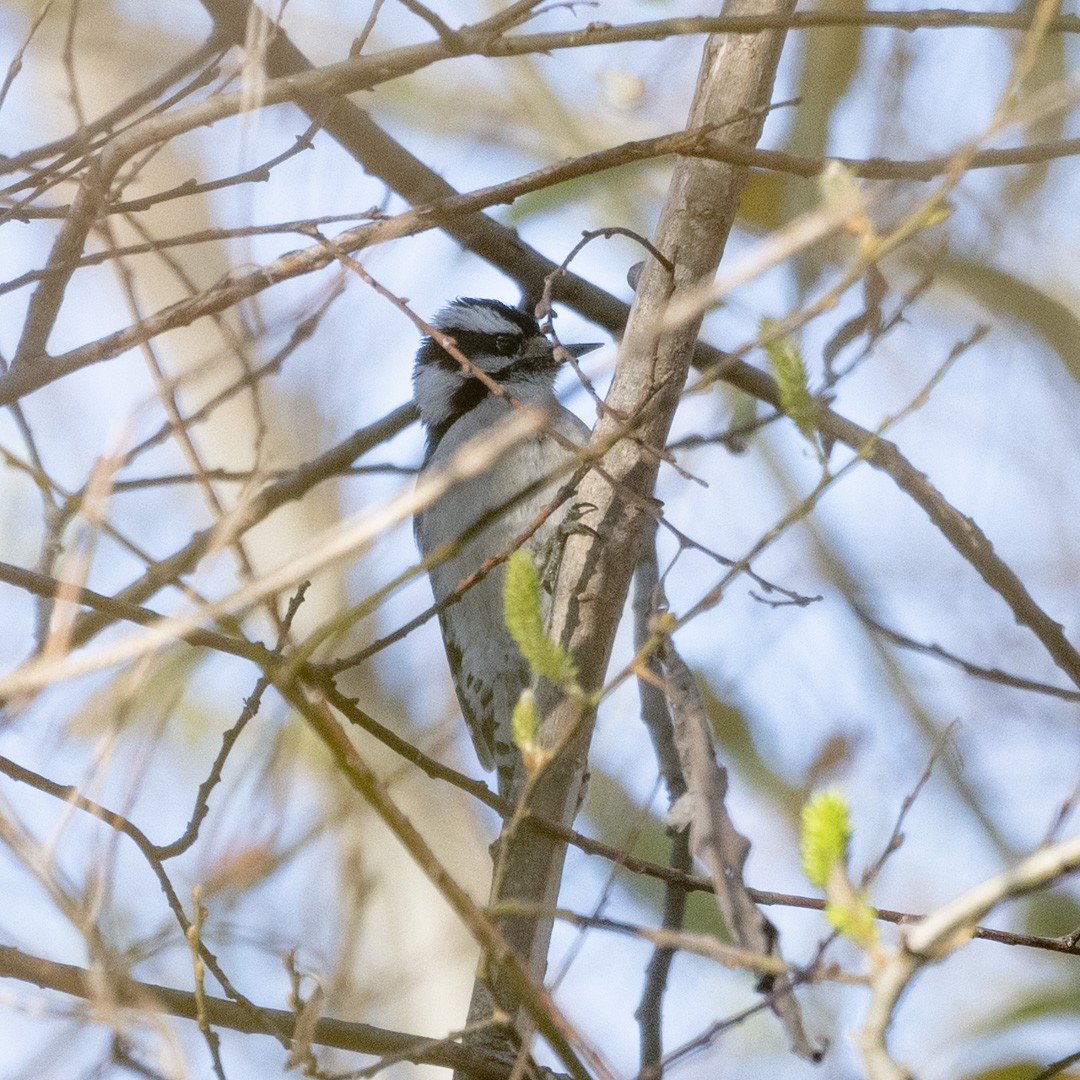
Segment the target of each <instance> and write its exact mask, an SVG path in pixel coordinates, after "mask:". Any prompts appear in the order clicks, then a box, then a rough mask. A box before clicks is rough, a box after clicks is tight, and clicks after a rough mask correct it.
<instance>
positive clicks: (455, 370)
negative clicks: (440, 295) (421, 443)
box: [413, 297, 599, 457]
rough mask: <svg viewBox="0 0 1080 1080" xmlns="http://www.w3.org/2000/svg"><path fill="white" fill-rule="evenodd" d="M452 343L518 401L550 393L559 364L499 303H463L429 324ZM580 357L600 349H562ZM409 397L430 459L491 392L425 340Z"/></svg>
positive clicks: (524, 322)
mask: <svg viewBox="0 0 1080 1080" xmlns="http://www.w3.org/2000/svg"><path fill="white" fill-rule="evenodd" d="M432 325H433V326H434V327H435V328H436V329H438V330H441V331H442V332H443V333H444V334H446V335H448V336H449V337H451V338H453V339H454V342H455V343H456V345H457V348H458V349H459V350H460V351H461V353H462V354H463V355H464V356H465V357H466V359H468V360H469V361H470V362H471V363H473V364H475V365H476V366H477V367H478V368H479V369H480V370H481V371H484V372H486V373H487V374H488V375H490V376H491V377H492V379H494V380H495V381H496V382H497V383H498V384H499V385H500V386H502V387H504V388H505V389H506V391H507V392H508V393H509V394H510V395H511V396H512V397H514V398H516V399H517V400H519V401H528V402H539V401H542V400H543V399H544V398H545V397H547V396H549V395H550V394H551V392H552V387H553V385H554V383H555V376H556V374H558V371H559V368H560V366H561V362H560V361H558V360H556V359H555V355H554V346H553V344H552V343H551V341H550V340H549V339H548V338H546V337H544V335H543V334H542V333H541V331H540V327H539V325H538V323H537V321H536V320H535V319H534V318H532V316H530V315H526V314H525V312H523V311H519V310H518V309H517V308H512V307H509V306H508V305H507V304H503V303H501V302H500V301H498V300H477V299H475V298H473V297H462V298H461V299H459V300H454V301H453V302H452V303H450V304H449V305H447V306H446V307H444V308H443V309H442V311H440V312H439V313H438V314H437V315H436V316H435V318H434V319H433V320H432ZM565 348H566V349H567V351H568V352H570V353H572V354H573V355H574V356H582V355H584V354H585V353H587V352H589V351H590V350H592V349H596V348H599V345H594V344H589V345H567V346H565ZM413 394H414V396H415V398H416V404H417V405H418V406H419V408H420V419H421V420H422V421H423V422H424V426H425V428H426V429H427V437H428V448H427V456H428V457H430V456H431V455H432V453H434V451H435V447H436V446H438V444H439V440H440V439H441V438H442V437H443V436H444V435H445V434H446V433H447V431H449V430H450V428H451V427H452V426H453V424H454V423H455V422H456V421H458V420H460V419H461V417H463V416H465V415H466V414H467V413H469V412H471V411H472V410H473V409H475V408H476V407H477V406H478V405H479V404H480V403H481V402H482V401H484V400H486V399H487V398H488V397H489V396H490V394H491V391H490V390H489V389H488V387H487V386H485V385H484V383H483V382H481V381H480V379H478V378H476V377H475V376H474V375H471V374H469V373H468V372H467V371H465V369H464V368H463V367H462V366H461V364H460V363H459V362H458V361H457V360H456V359H455V358H454V357H453V356H451V355H450V354H449V353H448V352H446V350H445V349H443V348H442V346H441V345H439V343H438V342H437V341H435V340H434V339H433V338H431V337H425V338H424V339H423V341H421V343H420V351H419V352H418V353H417V354H416V367H415V369H414V370H413Z"/></svg>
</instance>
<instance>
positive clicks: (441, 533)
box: [413, 297, 600, 799]
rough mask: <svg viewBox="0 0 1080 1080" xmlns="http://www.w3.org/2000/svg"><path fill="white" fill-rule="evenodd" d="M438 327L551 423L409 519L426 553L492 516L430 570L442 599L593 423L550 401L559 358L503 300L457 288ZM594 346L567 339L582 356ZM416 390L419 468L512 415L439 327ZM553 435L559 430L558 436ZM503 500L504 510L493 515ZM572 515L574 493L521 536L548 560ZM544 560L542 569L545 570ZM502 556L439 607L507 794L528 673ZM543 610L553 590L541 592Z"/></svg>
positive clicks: (480, 751) (542, 499) (447, 643)
mask: <svg viewBox="0 0 1080 1080" xmlns="http://www.w3.org/2000/svg"><path fill="white" fill-rule="evenodd" d="M431 326H432V328H434V329H436V330H438V331H440V332H441V333H442V334H445V335H447V336H448V337H450V338H452V339H453V341H454V343H455V345H456V347H457V349H458V350H459V351H460V352H461V353H462V354H463V355H464V356H465V357H466V359H468V360H469V362H470V363H471V364H473V365H475V367H476V368H478V369H479V370H481V371H483V372H485V373H486V374H487V375H488V376H490V378H491V379H492V380H494V382H495V383H497V384H498V385H499V386H500V387H501V388H502V390H503V391H505V394H506V395H507V396H508V397H509V398H512V399H513V400H514V401H517V402H521V403H522V404H525V405H531V406H533V407H540V408H543V409H544V410H545V411H546V413H547V419H546V423H545V425H544V427H543V429H541V430H540V431H539V432H537V433H536V434H534V435H531V436H530V437H528V438H527V439H525V440H524V441H523V442H521V443H520V444H518V445H517V446H515V447H514V448H513V449H512V450H510V451H509V452H508V453H506V454H503V455H502V456H501V457H500V458H499V459H498V460H497V461H496V462H495V463H494V464H493V465H492V466H491V467H490V468H489V469H488V470H487V471H485V472H484V473H482V474H481V475H479V476H476V477H474V478H472V479H470V480H467V481H464V482H462V483H459V484H456V485H455V486H454V487H452V488H450V489H449V490H448V491H447V492H445V493H444V494H443V495H442V496H441V497H440V498H439V499H437V500H436V501H435V502H433V503H432V504H431V505H429V506H427V507H425V508H424V509H423V510H421V511H419V512H418V513H417V514H416V516H415V518H414V522H413V524H414V531H415V534H416V541H417V546H418V547H419V549H420V553H421V556H422V557H424V558H425V559H426V558H428V557H429V556H431V555H432V554H433V553H434V552H436V551H437V550H438V549H439V548H440V547H442V546H443V545H445V544H448V543H451V542H452V541H455V540H457V539H458V538H459V537H461V535H462V534H463V533H464V532H465V531H466V530H467V529H469V528H470V527H471V526H473V525H475V524H476V523H477V522H478V521H479V520H480V519H481V518H482V517H485V515H490V518H489V519H488V520H487V522H486V523H485V524H484V525H483V526H482V527H481V528H480V529H479V530H478V531H477V532H476V533H475V535H472V536H470V537H469V538H468V539H467V540H466V541H465V542H464V543H463V544H461V546H460V547H459V548H457V549H456V550H455V551H454V553H453V554H452V555H450V557H448V558H445V559H443V560H442V561H441V562H436V563H433V564H432V565H430V566H429V567H428V577H429V580H430V583H431V589H432V592H433V593H434V596H435V600H436V603H437V605H442V602H443V601H444V600H446V598H447V597H448V596H450V595H451V594H452V593H453V592H454V591H455V590H456V589H457V587H458V585H459V584H460V583H461V582H462V581H463V580H464V579H465V578H467V577H468V576H469V575H471V574H473V573H474V572H475V571H476V570H477V569H478V568H479V567H480V565H481V564H482V563H483V562H484V561H485V560H486V559H488V558H490V557H491V556H493V555H499V554H505V553H506V552H507V550H508V549H509V548H510V547H511V545H512V544H513V542H514V540H515V539H516V538H517V537H518V536H519V535H520V534H521V533H522V531H524V530H525V529H526V528H527V527H528V526H529V525H530V524H531V523H532V522H533V521H534V520H535V519H536V517H537V515H538V514H539V513H540V512H541V511H542V510H543V509H544V508H545V507H546V506H547V505H548V504H549V503H551V501H552V499H553V498H554V496H555V493H556V492H557V491H558V490H559V488H560V486H561V485H562V484H564V483H565V481H566V479H567V473H566V471H565V468H563V470H562V471H561V472H560V474H559V475H558V476H555V477H553V478H552V479H551V480H550V481H549V482H547V483H544V484H543V485H540V486H538V487H537V488H536V489H535V490H532V491H530V492H529V493H528V494H527V495H523V496H522V497H521V498H517V499H515V496H518V495H521V493H522V492H523V491H524V490H525V489H526V488H529V487H530V485H533V484H534V483H536V481H537V480H538V479H539V478H541V477H544V476H547V475H550V474H552V473H554V472H559V470H560V466H563V467H565V466H566V465H567V464H568V463H569V462H570V460H571V459H572V458H573V457H574V450H573V448H574V447H575V446H585V445H586V444H587V443H588V441H589V436H590V434H591V432H590V430H589V428H588V427H587V426H586V425H585V424H584V423H583V422H582V421H581V420H580V419H579V418H578V417H577V416H575V415H574V414H573V413H572V412H570V411H569V410H568V409H566V408H565V407H564V406H563V405H561V404H560V403H559V402H558V400H557V399H556V398H555V393H554V384H555V377H556V375H557V374H558V372H559V369H560V368H561V367H562V363H563V361H562V359H560V358H559V357H558V356H557V355H556V352H555V345H554V344H553V342H552V341H551V340H550V339H549V338H548V337H546V336H545V335H544V333H543V332H542V331H541V329H540V326H539V324H538V323H537V321H536V319H534V318H533V317H532V316H531V315H529V314H527V313H526V312H524V311H522V310H520V309H518V308H514V307H511V306H509V305H508V304H504V303H502V302H501V301H499V300H489V299H477V298H475V297H461V298H459V299H457V300H454V301H452V302H451V303H450V304H448V305H447V306H446V307H444V308H443V309H442V310H441V311H439V312H438V313H437V314H436V315H435V317H434V319H433V320H432V323H431ZM599 347H600V345H599V344H598V343H588V344H580V345H566V346H563V348H565V349H566V351H567V352H569V353H570V354H571V355H572V356H575V357H578V356H583V355H584V354H585V353H587V352H591V351H592V350H593V349H597V348H599ZM413 392H414V398H415V401H416V404H417V406H418V408H419V411H420V419H421V421H422V423H423V426H424V429H425V431H426V435H427V445H426V451H425V454H424V460H423V468H430V467H433V466H438V465H440V464H441V463H443V462H445V461H448V460H449V459H450V458H452V457H453V455H454V454H455V452H456V451H457V450H458V449H460V447H461V446H462V445H463V444H465V443H466V442H468V441H469V440H470V439H472V438H473V437H474V436H477V435H479V434H481V433H482V432H484V431H485V430H488V429H489V428H490V427H491V426H492V425H493V424H497V423H498V422H499V421H500V420H502V419H503V418H505V417H506V416H508V415H509V414H510V412H511V410H512V409H513V407H514V406H513V405H512V404H511V402H510V401H509V400H508V399H507V396H500V395H499V394H497V393H495V392H493V391H492V390H491V389H490V387H489V386H487V385H485V383H484V381H482V380H481V379H479V378H477V377H476V376H475V375H473V374H471V373H470V372H468V371H466V370H465V368H464V367H463V366H462V364H461V363H460V362H459V361H458V360H457V359H456V358H455V357H454V356H452V355H451V354H450V353H449V352H447V351H446V350H445V349H443V348H442V346H441V345H440V344H439V343H438V341H437V340H435V338H434V337H433V336H430V335H429V336H425V337H424V338H423V339H422V341H421V343H420V347H419V350H418V351H417V354H416V364H415V368H414V371H413ZM553 432H554V433H557V436H558V437H556V435H555V434H553ZM502 507H505V510H503V511H501V512H498V513H492V512H493V511H497V510H499V508H502ZM571 514H572V503H571V500H566V501H564V502H563V503H561V505H560V506H559V507H557V508H555V509H554V510H553V511H552V513H551V516H550V517H549V518H547V519H546V520H545V521H544V523H543V524H542V525H541V526H540V527H539V528H538V529H537V530H536V532H535V533H533V535H532V536H530V537H529V539H528V540H527V541H526V542H525V544H524V547H526V548H527V549H528V550H529V551H530V553H531V554H532V555H533V557H534V560H543V559H545V558H547V557H550V553H551V551H552V549H553V546H554V541H555V540H556V539H557V537H558V535H559V530H560V529H561V528H563V527H564V526H565V525H566V522H567V519H568V515H571ZM541 569H542V568H541ZM504 578H505V570H504V567H503V565H501V564H500V565H499V566H497V567H496V568H495V569H494V570H493V571H492V572H490V573H489V574H488V575H487V576H486V577H485V578H483V579H482V580H481V581H480V582H478V583H477V584H475V585H474V586H473V587H472V588H470V589H468V590H467V591H466V592H465V593H464V594H463V595H462V596H461V598H460V599H458V600H457V601H456V602H453V603H451V604H449V605H447V606H445V607H443V606H439V612H438V614H439V624H440V627H441V629H442V637H443V645H444V647H445V650H446V657H447V660H448V662H449V665H450V674H451V677H452V679H453V683H454V689H455V691H456V693H457V698H458V702H459V704H460V705H461V711H462V714H463V716H464V718H465V723H466V725H467V727H468V729H469V733H470V734H471V736H472V741H473V744H474V745H475V747H476V754H477V757H478V758H479V760H480V763H481V765H483V766H484V768H486V769H491V768H494V769H495V770H496V777H497V784H498V790H499V793H500V795H502V796H503V797H504V798H507V799H511V798H514V797H515V796H516V795H517V794H519V793H520V788H521V784H522V782H523V778H524V776H525V775H526V772H525V768H524V765H523V762H522V757H521V752H520V750H519V749H518V748H517V746H516V745H515V744H514V739H513V732H512V728H511V716H512V714H513V710H514V706H515V704H516V703H517V701H518V698H519V696H520V694H521V692H522V690H524V689H526V688H527V687H529V686H530V684H531V682H532V679H531V675H530V671H529V667H528V664H527V663H526V662H525V659H524V657H523V656H522V655H521V652H520V650H519V649H518V647H517V645H516V644H515V642H514V640H513V638H512V637H511V636H510V632H509V631H508V630H507V627H506V623H505V621H504V618H503V581H504ZM542 606H543V607H544V609H545V610H544V612H543V614H544V617H545V619H546V618H547V613H548V612H547V609H548V608H550V597H549V596H547V594H546V593H542Z"/></svg>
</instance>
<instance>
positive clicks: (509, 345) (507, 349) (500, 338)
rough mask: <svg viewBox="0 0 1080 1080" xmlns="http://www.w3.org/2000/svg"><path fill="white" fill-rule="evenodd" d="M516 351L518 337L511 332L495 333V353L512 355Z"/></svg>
mask: <svg viewBox="0 0 1080 1080" xmlns="http://www.w3.org/2000/svg"><path fill="white" fill-rule="evenodd" d="M517 351H518V339H517V338H516V337H515V336H514V335H513V334H496V335H495V353H496V355H497V356H513V355H514V353H516V352H517Z"/></svg>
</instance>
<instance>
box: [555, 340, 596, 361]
mask: <svg viewBox="0 0 1080 1080" xmlns="http://www.w3.org/2000/svg"><path fill="white" fill-rule="evenodd" d="M603 344H604V343H603V342H602V341H589V342H587V343H585V344H584V345H564V346H563V348H564V349H565V350H566V351H567V352H568V353H569V354H570V355H571V356H572V357H574V359H575V360H576V359H577V358H578V357H579V356H584V355H585V354H586V353H591V352H592V351H593V349H599V348H600V346H601V345H603Z"/></svg>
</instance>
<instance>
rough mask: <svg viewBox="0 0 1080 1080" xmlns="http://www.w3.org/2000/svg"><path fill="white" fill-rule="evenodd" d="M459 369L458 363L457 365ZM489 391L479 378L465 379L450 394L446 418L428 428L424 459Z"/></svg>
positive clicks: (427, 458)
mask: <svg viewBox="0 0 1080 1080" xmlns="http://www.w3.org/2000/svg"><path fill="white" fill-rule="evenodd" d="M459 370H460V365H459ZM490 393H491V391H490V390H488V388H487V387H486V386H485V385H484V384H483V383H482V382H481V381H480V380H479V379H466V380H465V381H464V382H463V383H462V384H461V385H460V386H459V387H458V388H457V389H456V390H455V391H454V392H453V394H451V395H450V401H449V403H448V409H447V413H446V419H445V420H443V421H441V422H440V423H438V424H433V425H432V426H431V427H429V428H428V436H427V453H426V454H425V455H424V460H425V461H428V460H430V459H431V455H432V454H434V453H435V450H436V448H437V447H438V445H439V443H440V442H441V441H442V438H443V436H444V435H445V434H446V433H447V432H448V431H449V430H450V429H451V428H452V427H453V426H454V425H455V424H456V423H457V422H458V421H459V420H460V419H461V418H462V417H463V416H464V415H465V414H466V413H467V412H471V411H472V410H473V409H475V408H476V406H477V405H479V404H480V402H481V401H483V400H484V399H485V398H486V397H487V396H488V394H490Z"/></svg>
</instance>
